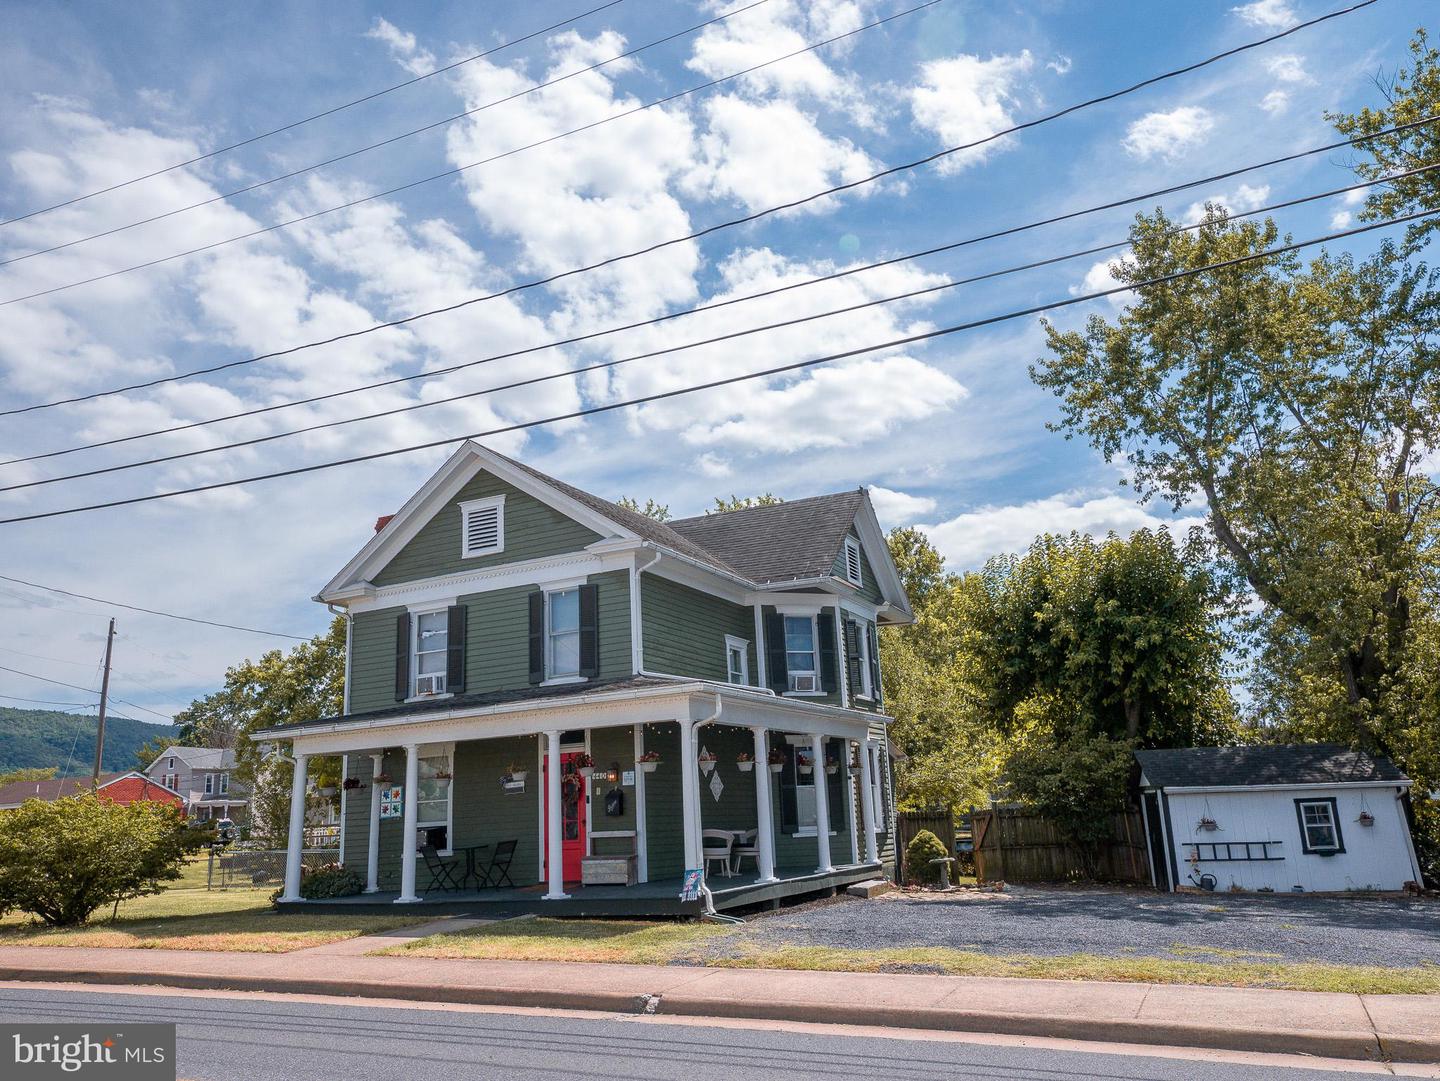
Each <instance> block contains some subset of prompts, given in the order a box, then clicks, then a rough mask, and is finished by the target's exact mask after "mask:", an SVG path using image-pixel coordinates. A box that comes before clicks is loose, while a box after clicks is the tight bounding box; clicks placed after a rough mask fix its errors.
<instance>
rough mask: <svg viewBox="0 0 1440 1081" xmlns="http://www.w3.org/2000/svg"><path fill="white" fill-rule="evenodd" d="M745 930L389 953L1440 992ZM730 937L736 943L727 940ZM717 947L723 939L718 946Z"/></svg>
mask: <svg viewBox="0 0 1440 1081" xmlns="http://www.w3.org/2000/svg"><path fill="white" fill-rule="evenodd" d="M742 936H744V932H741V931H739V930H737V929H736V928H734V927H725V926H720V925H717V924H707V923H651V922H642V921H633V922H631V921H620V920H557V919H543V918H536V919H526V920H515V921H511V922H506V923H497V924H492V925H490V926H487V927H481V928H474V929H472V930H469V931H461V932H456V933H453V934H439V935H431V936H429V937H428V938H422V939H418V940H417V941H415V942H412V943H408V944H406V945H403V946H395V947H392V948H390V949H387V950H385V951H383V952H385V953H387V954H392V955H408V956H417V955H419V956H424V957H461V958H464V957H474V958H485V959H489V960H514V961H610V962H619V963H623V964H647V965H657V964H658V965H663V964H674V963H686V964H700V965H707V966H710V967H715V968H783V969H800V970H807V971H827V972H915V971H924V972H941V973H944V974H947V975H954V976H1019V977H1029V978H1033V979H1049V980H1114V981H1131V982H1137V983H1186V984H1208V985H1212V986H1231V987H1279V988H1288V989H1291V990H1297V991H1347V992H1351V993H1363V994H1440V965H1433V964H1426V965H1421V966H1418V967H1413V968H1380V967H1376V966H1356V965H1322V964H1300V963H1293V962H1284V961H1272V960H1269V959H1267V958H1265V957H1263V956H1260V955H1255V956H1253V957H1250V958H1248V959H1232V958H1225V959H1224V963H1216V962H1209V961H1190V960H1181V961H1177V960H1168V959H1164V958H1153V957H1100V956H1096V955H1093V954H1081V953H1077V954H1071V955H1069V956H1065V957H1035V956H1028V955H1025V954H1002V955H989V954H982V953H976V952H972V951H968V950H956V949H948V948H933V949H932V948H929V947H921V948H914V949H875V950H853V949H843V948H839V947H818V946H789V947H787V946H778V947H770V946H766V945H764V944H763V943H756V942H753V941H741V940H740V939H742ZM726 939H730V940H731V941H730V942H726V941H724V940H726ZM707 947H720V949H717V950H712V949H708V948H707Z"/></svg>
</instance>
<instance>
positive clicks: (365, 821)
mask: <svg viewBox="0 0 1440 1081" xmlns="http://www.w3.org/2000/svg"><path fill="white" fill-rule="evenodd" d="M651 684H652V685H648V686H643V687H636V686H634V685H631V686H629V687H627V688H624V689H623V690H622V689H618V688H617V689H614V690H604V689H598V688H597V689H593V690H581V691H579V692H578V693H576V694H574V695H569V696H566V697H564V698H560V699H547V700H546V701H544V702H528V703H527V702H521V703H516V704H515V705H514V706H512V707H508V708H507V707H505V706H499V707H484V708H480V709H470V710H464V711H462V710H459V709H453V710H445V709H444V707H443V706H441V707H439V708H438V709H436V710H434V711H433V712H431V711H427V712H425V713H418V714H417V713H415V712H397V713H396V714H394V715H392V716H386V717H375V718H372V719H369V720H368V721H365V720H363V719H362V718H360V717H355V718H341V719H337V720H336V721H335V722H333V723H331V724H330V725H328V726H325V728H328V730H325V728H322V727H321V726H316V725H311V726H308V727H306V726H297V728H296V730H295V731H294V734H293V736H292V738H293V739H294V749H295V762H296V769H295V782H294V784H295V787H294V789H293V793H294V797H293V800H292V817H291V827H292V829H291V832H292V844H291V850H290V857H291V858H290V861H289V863H288V864H287V873H286V885H285V890H284V892H283V894H282V896H281V898H280V903H281V904H282V905H286V906H289V905H295V906H304V907H306V908H314V909H317V910H318V909H320V908H322V907H323V908H327V909H334V908H340V909H343V910H344V911H356V910H357V909H361V910H363V909H365V908H371V909H372V910H380V909H382V908H383V909H384V910H386V911H393V910H394V909H393V907H390V906H394V905H422V906H424V907H425V909H426V910H427V911H442V912H470V913H478V912H486V913H493V914H497V915H499V914H505V915H509V914H520V913H524V912H544V913H547V914H551V915H612V916H613V915H653V916H660V915H687V914H691V915H693V914H699V913H701V912H703V911H707V910H714V911H720V910H724V909H726V908H738V907H746V906H753V905H761V904H766V903H778V901H780V900H781V899H783V898H786V897H791V896H797V895H805V894H817V893H827V892H834V891H835V890H836V889H840V888H843V887H844V886H846V885H849V884H850V883H853V882H857V881H862V880H864V879H867V878H875V877H877V876H879V875H880V874H881V864H880V849H881V845H882V843H883V841H884V825H885V822H884V819H885V815H884V810H883V802H884V800H883V794H882V784H881V774H880V769H881V761H882V757H881V756H882V755H883V718H878V717H874V716H872V715H868V714H865V713H861V712H859V711H855V710H849V709H841V708H838V707H834V706H827V705H814V704H811V703H805V702H797V701H795V700H791V699H786V698H783V697H776V696H774V695H770V694H768V693H766V692H763V691H757V690H754V689H750V688H741V687H729V686H727V685H723V684H708V683H697V682H692V681H675V682H673V683H670V682H662V681H658V680H655V681H651ZM357 722H360V723H357ZM877 729H878V733H877V732H876V731H875V730H877ZM274 734H276V733H273V732H272V733H271V735H272V736H273V735H274ZM337 753H338V754H341V755H343V756H344V758H345V776H346V777H347V778H348V779H349V780H350V784H351V787H349V788H347V789H346V790H345V791H344V805H343V808H342V821H343V822H344V830H343V833H342V842H341V844H342V847H341V861H342V862H343V863H344V864H345V865H346V866H347V867H349V868H351V869H352V870H355V871H356V872H357V873H360V874H361V875H362V876H363V877H364V879H365V882H366V889H365V892H364V893H362V894H360V895H359V896H355V897H345V898H334V899H330V900H326V901H316V900H304V899H302V897H301V895H300V889H299V886H300V873H299V866H298V865H299V860H298V859H296V858H295V857H296V855H297V854H298V851H299V847H300V846H299V844H298V837H297V836H295V835H296V834H297V833H298V832H299V830H298V828H297V827H299V826H302V825H303V817H304V785H305V774H306V772H307V765H308V760H309V759H310V758H311V757H314V756H315V755H323V754H337ZM551 763H559V768H558V769H552V768H551ZM726 847H728V848H729V849H730V852H729V854H728V856H727V855H725V854H724V853H723V850H724V849H725V848H726ZM552 853H554V854H556V855H557V857H558V858H551V854H552ZM707 857H708V858H707ZM687 872H689V874H688V875H687ZM697 872H700V873H698V874H697ZM482 883H483V885H484V888H481V886H482Z"/></svg>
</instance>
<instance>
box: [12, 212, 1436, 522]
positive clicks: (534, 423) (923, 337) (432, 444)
mask: <svg viewBox="0 0 1440 1081" xmlns="http://www.w3.org/2000/svg"><path fill="white" fill-rule="evenodd" d="M1434 214H1440V210H1422V211H1416V212H1415V213H1413V214H1406V215H1403V216H1400V217H1395V218H1388V219H1386V220H1384V221H1379V222H1371V223H1368V224H1366V225H1361V226H1357V227H1355V228H1353V229H1344V230H1340V231H1338V232H1333V233H1328V234H1326V235H1324V236H1320V237H1315V238H1312V239H1310V240H1303V241H1294V242H1291V243H1289V244H1285V245H1282V246H1281V247H1278V248H1270V249H1267V250H1266V251H1263V252H1254V253H1251V254H1249V255H1243V256H1237V257H1236V258H1233V259H1227V260H1224V261H1222V262H1219V263H1210V264H1207V265H1205V266H1200V267H1192V268H1190V269H1187V270H1180V271H1175V272H1174V273H1172V274H1166V275H1163V276H1161V277H1157V278H1150V279H1147V280H1145V281H1139V282H1133V283H1130V284H1127V285H1120V286H1116V287H1115V288H1113V289H1102V290H1098V291H1095V292H1091V293H1084V294H1080V295H1078V296H1072V297H1069V298H1066V299H1063V300H1055V301H1049V302H1047V303H1045V304H1037V305H1034V306H1032V307H1029V308H1021V309H1019V310H1016V311H1010V312H1005V313H1004V314H1001V315H992V316H988V317H986V318H984V319H976V320H971V321H969V322H965V323H956V324H954V325H953V326H948V327H941V328H939V329H938V330H930V331H925V332H923V333H920V334H911V335H907V336H906V337H903V338H893V339H891V340H890V341H886V342H880V343H878V344H875V345H867V346H861V347H859V348H856V349H847V350H845V351H843V352H839V353H830V354H827V355H825V356H821V357H814V358H811V359H809V360H800V361H795V362H793V363H790V364H782V365H779V366H777V367H773V368H767V369H764V370H763V371H758V372H751V373H749V374H746V375H733V376H727V377H725V378H723V379H713V380H710V381H709V382H706V383H697V384H692V385H690V386H685V387H678V388H676V389H673V390H666V391H657V392H656V393H654V394H647V395H643V396H641V397H638V398H627V399H625V400H623V401H618V402H610V403H607V404H605V405H595V406H588V407H586V408H584V409H576V410H572V411H571V412H569V413H562V414H559V415H557V416H552V417H543V418H540V419H538V420H527V421H520V422H517V423H515V424H508V425H505V426H503V427H500V428H491V429H489V430H487V431H483V432H472V433H470V434H468V435H461V436H448V437H446V438H444V439H434V440H431V441H429V442H426V443H415V444H412V445H410V446H405V447H393V448H391V449H389V450H382V451H374V452H372V453H370V454H362V455H356V456H354V457H351V458H340V459H336V460H334V461H329V462H317V463H315V464H313V465H305V466H295V467H293V468H290V469H282V470H277V471H275V472H272V473H261V474H257V475H255V476H251V477H239V478H237V479H235V480H225V481H216V482H214V483H211V484H202V485H196V486H194V487H191V488H180V489H175V490H172V491H168V492H153V493H151V494H149V495H140V496H130V497H128V498H126V499H113V500H109V501H108V502H104V503H90V504H86V505H84V506H79V507H65V508H62V509H60V510H50V511H40V512H37V513H34V514H26V515H19V516H16V517H13V518H0V525H12V524H15V523H19V522H34V521H39V520H41V519H45V518H59V517H62V516H65V515H70V514H79V513H81V512H83V511H91V510H105V509H108V508H111V507H126V506H131V505H134V504H137V503H150V502H153V501H155V500H159V499H173V498H175V497H176V496H182V495H195V494H197V493H199V492H211V491H215V490H217V489H220V488H233V487H237V486H239V485H242V484H254V483H256V482H258V481H262V480H275V479H277V478H281V477H293V476H299V475H302V474H305V473H315V472H319V471H321V470H326V469H334V468H336V467H338V466H342V465H353V464H356V463H358V462H370V461H376V460H378V459H381V458H391V457H395V456H396V455H401V454H412V453H414V452H416V451H421V450H431V449H433V448H436V447H441V446H445V445H447V444H449V443H454V442H456V441H457V440H470V439H481V438H484V437H487V436H493V435H502V434H505V433H508V432H517V431H524V430H527V429H530V428H538V427H541V426H542V425H546V424H555V423H558V422H560V421H564V420H575V419H578V418H580V417H588V416H593V415H595V414H597V413H609V412H612V411H614V410H617V409H625V408H628V407H630V406H635V405H645V404H648V403H650V402H656V401H662V400H665V399H669V398H678V397H681V396H682V395H687V394H694V393H697V392H699V391H702V390H713V389H715V388H717V387H724V386H730V385H731V384H734V383H744V382H749V381H750V380H753V379H763V378H765V377H767V376H772V375H782V374H785V373H788V372H794V371H800V370H803V369H805V368H811V367H815V366H816V365H820V364H828V363H832V362H834V361H837V360H845V359H848V358H850V357H857V356H863V355H865V354H867V353H876V352H880V351H882V350H886V349H896V348H899V347H900V346H905V345H913V344H916V343H918V342H924V341H930V340H932V339H934V338H941V337H945V336H947V335H950V334H956V333H960V332H962V331H968V330H976V329H979V328H981V327H988V326H993V325H995V324H997V323H1004V322H1009V321H1010V320H1013V319H1020V318H1024V317H1026V316H1030V315H1038V314H1039V313H1041V312H1047V311H1054V310H1057V309H1060V308H1068V307H1071V306H1073V305H1076V304H1084V303H1088V302H1089V301H1092V300H1099V299H1101V298H1104V297H1109V296H1116V295H1118V294H1120V293H1129V292H1134V291H1135V290H1137V289H1143V288H1148V287H1149V286H1152V285H1161V284H1165V283H1167V282H1172V281H1179V280H1182V279H1185V278H1191V277H1194V276H1195V275H1197V274H1203V273H1206V272H1208V271H1212V270H1223V269H1225V268H1227V267H1232V266H1239V265H1241V264H1244V263H1250V262H1253V261H1255V260H1257V259H1268V258H1272V257H1274V256H1276V255H1283V254H1285V253H1287V252H1292V251H1299V250H1300V249H1302V248H1309V247H1313V246H1314V245H1316V244H1325V243H1328V242H1330V241H1332V240H1340V239H1343V238H1345V237H1350V236H1357V235H1359V234H1361V233H1368V232H1372V231H1374V230H1376V229H1384V228H1388V227H1389V226H1392V225H1401V224H1404V223H1405V222H1409V221H1415V220H1417V219H1420V218H1427V217H1430V216H1432V215H1434Z"/></svg>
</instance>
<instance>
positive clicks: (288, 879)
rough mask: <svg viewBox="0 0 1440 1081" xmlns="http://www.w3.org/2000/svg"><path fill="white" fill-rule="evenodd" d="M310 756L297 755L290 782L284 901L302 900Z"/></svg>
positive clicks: (282, 896)
mask: <svg viewBox="0 0 1440 1081" xmlns="http://www.w3.org/2000/svg"><path fill="white" fill-rule="evenodd" d="M309 760H310V756H309V755H307V754H300V753H298V752H297V753H296V755H295V778H294V780H292V781H291V782H290V837H289V841H288V842H287V846H286V849H285V892H284V893H283V894H281V896H280V900H282V901H298V900H300V869H301V867H302V864H301V861H300V855H301V851H302V849H303V848H304V846H305V772H306V770H305V767H306V764H307V763H308V762H309Z"/></svg>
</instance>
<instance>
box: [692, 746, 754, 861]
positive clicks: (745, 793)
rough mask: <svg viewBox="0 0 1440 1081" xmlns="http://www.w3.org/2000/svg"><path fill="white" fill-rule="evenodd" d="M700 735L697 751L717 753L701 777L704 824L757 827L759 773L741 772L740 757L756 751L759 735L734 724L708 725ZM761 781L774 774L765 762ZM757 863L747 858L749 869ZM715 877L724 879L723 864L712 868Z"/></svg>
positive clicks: (723, 827) (709, 827)
mask: <svg viewBox="0 0 1440 1081" xmlns="http://www.w3.org/2000/svg"><path fill="white" fill-rule="evenodd" d="M695 735H696V743H697V745H696V753H697V754H699V752H700V751H701V750H708V751H710V752H712V753H713V754H714V755H715V756H716V762H715V769H714V770H713V771H712V772H711V773H709V774H705V773H701V774H700V775H699V777H700V827H701V829H707V830H753V829H755V828H756V818H757V815H756V813H755V779H756V772H755V770H751V771H750V772H749V773H741V772H740V766H739V765H738V763H737V762H736V756H737V755H739V753H740V752H741V751H748V752H750V753H751V754H753V753H754V752H755V737H754V735H753V734H751V732H750V729H748V728H737V727H733V726H730V725H714V724H707V725H706V726H705V727H704V728H701V729H700V730H699V731H698V732H696V733H695ZM759 770H760V774H761V776H760V781H761V783H762V784H763V783H765V780H766V779H767V778H769V776H770V770H769V768H768V767H767V766H766V765H765V763H763V762H762V763H760V765H759ZM717 776H718V777H719V778H720V786H721V787H720V798H719V799H716V798H715V794H714V793H713V792H712V791H711V789H710V784H711V778H713V777H717ZM754 869H755V865H754V864H753V863H752V862H751V861H750V860H746V861H745V871H746V872H747V873H748V872H751V871H753V870H754ZM711 878H712V879H713V880H714V881H716V882H719V881H721V880H722V876H721V875H720V871H719V867H718V866H715V867H712V868H711Z"/></svg>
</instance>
